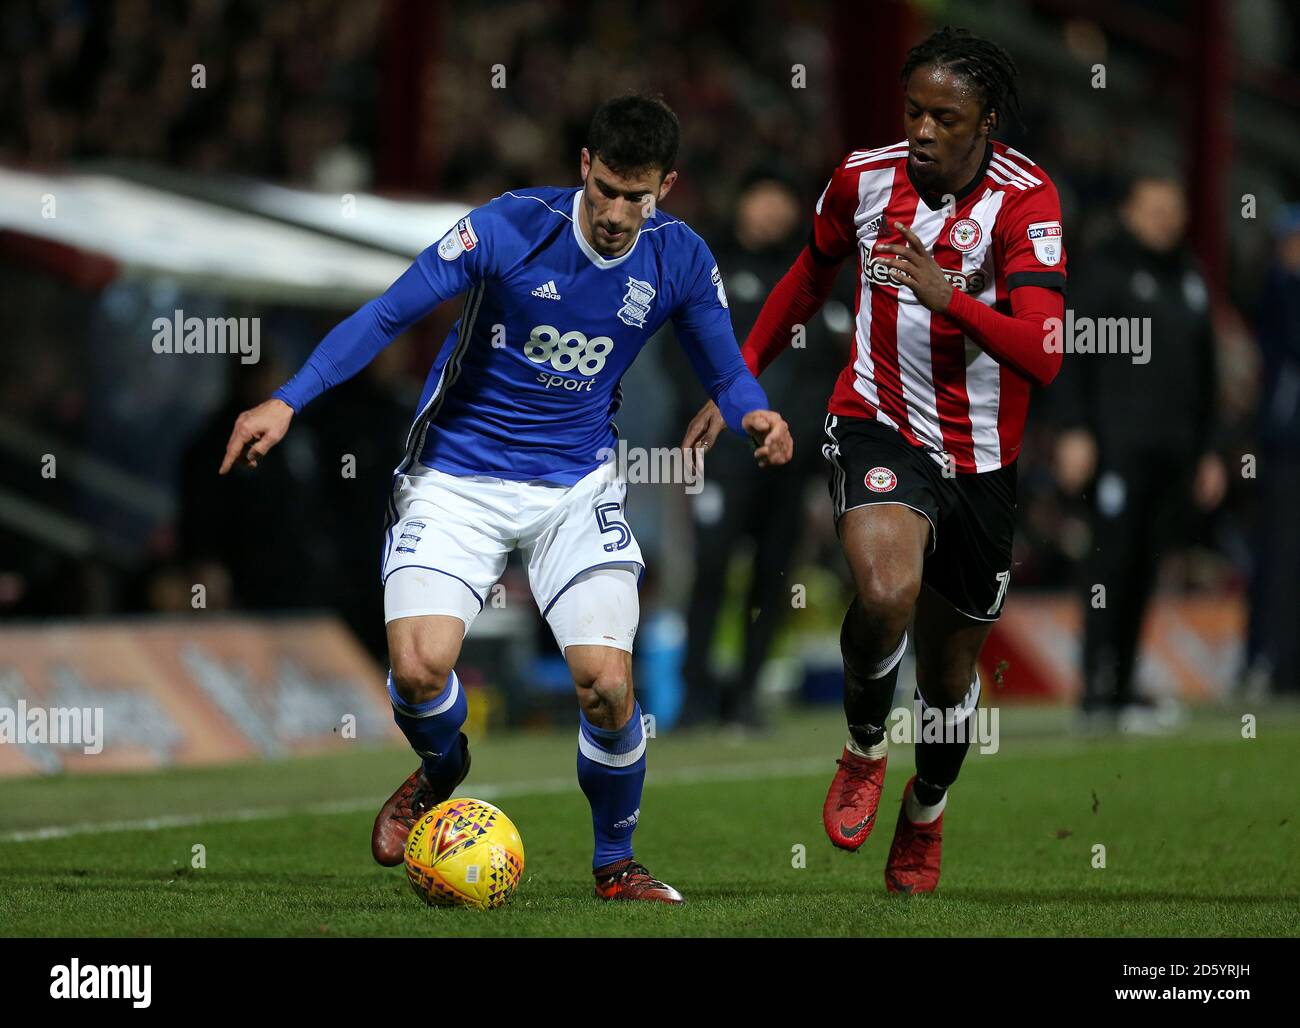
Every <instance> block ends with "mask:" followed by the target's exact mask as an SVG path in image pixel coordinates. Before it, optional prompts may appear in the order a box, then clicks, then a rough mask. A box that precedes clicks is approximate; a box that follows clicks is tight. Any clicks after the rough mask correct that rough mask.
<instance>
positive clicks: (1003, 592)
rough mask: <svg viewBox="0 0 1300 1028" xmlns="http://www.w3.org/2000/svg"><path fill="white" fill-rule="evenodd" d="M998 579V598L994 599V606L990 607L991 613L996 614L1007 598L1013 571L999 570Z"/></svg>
mask: <svg viewBox="0 0 1300 1028" xmlns="http://www.w3.org/2000/svg"><path fill="white" fill-rule="evenodd" d="M997 580H998V598H997V599H996V600H994V601H993V606H991V607H990V608H989V613H990V614H996V613H997V612H998V611H999V610H1001V609H1002V601H1003V600H1005V599H1006V598H1007V586H1009V585H1010V584H1011V572H1010V571H999V572H998V574H997Z"/></svg>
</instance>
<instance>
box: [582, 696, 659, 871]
mask: <svg viewBox="0 0 1300 1028" xmlns="http://www.w3.org/2000/svg"><path fill="white" fill-rule="evenodd" d="M578 717H579V719H580V722H581V723H580V725H579V727H578V784H579V785H580V786H582V791H583V792H584V793H586V795H587V802H588V803H590V804H591V824H592V828H593V829H594V831H595V835H596V852H595V855H594V856H593V858H592V862H591V866H592V867H593V868H598V867H604V866H605V865H606V864H612V863H614V862H615V861H617V860H623V859H625V858H627V857H630V856H632V833H633V832H634V831H635V830H636V823H637V820H638V819H639V818H640V816H641V786H642V785H643V784H644V783H645V728H644V726H643V725H642V723H641V704H639V703H638V704H636V705H635V706H634V708H633V710H632V716H631V717H630V718H628V721H627V724H625V725H624V726H623V727H622V728H614V729H609V728H597V727H596V726H595V725H593V724H592V723H591V722H590V721H588V720H587V716H586V714H584V713H582V711H579V712H578Z"/></svg>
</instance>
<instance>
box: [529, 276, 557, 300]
mask: <svg viewBox="0 0 1300 1028" xmlns="http://www.w3.org/2000/svg"><path fill="white" fill-rule="evenodd" d="M533 295H534V296H540V297H541V298H542V299H543V300H558V299H559V298H560V293H559V290H557V289H556V288H555V279H551V280H550V281H549V282H543V283H542V284H541V285H540V286H538V287H537V288H536V289H534V290H533Z"/></svg>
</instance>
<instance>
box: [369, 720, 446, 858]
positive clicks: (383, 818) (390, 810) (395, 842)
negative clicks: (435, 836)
mask: <svg viewBox="0 0 1300 1028" xmlns="http://www.w3.org/2000/svg"><path fill="white" fill-rule="evenodd" d="M460 748H461V757H462V760H461V771H460V775H459V776H458V777H457V778H456V780H455V781H454V782H453V781H446V782H431V781H429V779H428V778H426V777H425V774H424V766H423V765H421V766H420V767H417V768H416V769H415V770H414V771H412V772H411V773H410V775H409V776H407V779H406V781H404V782H403V783H402V784H401V785H399V786H398V787H397V791H396V792H395V793H393V795H391V796H389V797H388V802H387V803H385V804H384V805H383V806H382V807H381V808H380V810H379V816H378V817H376V818H375V827H374V830H373V831H372V832H371V833H370V852H371V854H372V855H373V856H374V858H375V860H376V861H377V862H378V863H380V864H383V865H384V867H396V866H397V865H398V864H400V863H402V860H403V858H404V857H405V854H406V840H407V838H408V837H409V836H410V834H411V829H412V828H414V827H415V822H416V821H418V820H419V819H420V818H421V817H423V816H424V815H425V813H426V812H428V811H429V810H430V809H431V808H433V807H436V806H437V805H438V804H439V803H442V802H443V801H444V800H449V799H451V794H452V793H453V792H454V791H455V789H456V786H458V785H460V783H461V782H463V781H464V780H465V776H466V775H467V774H469V740H468V739H466V738H465V733H464V732H461V733H460Z"/></svg>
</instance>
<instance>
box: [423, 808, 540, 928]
mask: <svg viewBox="0 0 1300 1028" xmlns="http://www.w3.org/2000/svg"><path fill="white" fill-rule="evenodd" d="M523 874H524V842H523V840H522V839H521V838H520V837H519V830H518V829H517V828H515V826H514V823H513V822H512V821H511V820H510V818H508V817H506V815H505V814H504V813H503V812H502V811H501V810H500V809H499V808H497V807H494V806H493V805H492V804H491V803H485V802H483V801H482V800H473V799H467V798H465V799H452V800H447V801H446V802H445V803H439V804H438V805H437V806H436V807H434V808H433V809H432V810H430V811H429V812H428V813H427V814H425V815H424V817H423V818H421V819H420V820H419V821H417V822H416V823H415V827H414V828H412V829H411V836H410V838H409V839H407V840H406V877H407V878H408V879H409V880H410V882H411V888H413V889H414V890H415V891H416V894H417V895H419V896H420V898H421V899H423V900H424V901H425V902H426V903H428V904H430V905H431V906H437V907H475V908H477V909H479V910H490V909H491V908H493V907H499V906H501V904H503V903H505V901H506V900H508V899H509V898H510V894H511V893H512V892H514V891H515V888H516V886H518V885H519V880H520V879H521V878H522V877H523Z"/></svg>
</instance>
